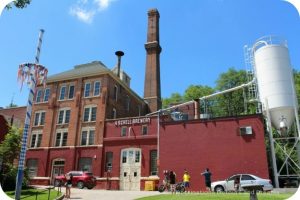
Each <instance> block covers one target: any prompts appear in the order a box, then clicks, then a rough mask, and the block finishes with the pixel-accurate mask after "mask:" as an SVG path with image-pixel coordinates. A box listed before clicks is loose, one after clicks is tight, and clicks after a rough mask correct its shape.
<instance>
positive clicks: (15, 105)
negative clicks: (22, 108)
mask: <svg viewBox="0 0 300 200" xmlns="http://www.w3.org/2000/svg"><path fill="white" fill-rule="evenodd" d="M15 107H18V105H17V104H14V103H10V104H9V105H8V106H6V108H15Z"/></svg>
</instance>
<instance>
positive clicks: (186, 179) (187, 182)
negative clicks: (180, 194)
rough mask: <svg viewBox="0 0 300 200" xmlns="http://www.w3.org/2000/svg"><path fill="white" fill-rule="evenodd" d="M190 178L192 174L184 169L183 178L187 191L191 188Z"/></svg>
mask: <svg viewBox="0 0 300 200" xmlns="http://www.w3.org/2000/svg"><path fill="white" fill-rule="evenodd" d="M190 179H191V176H190V175H189V173H188V171H187V170H184V174H183V177H182V180H183V184H184V189H185V191H186V192H188V191H189V188H190Z"/></svg>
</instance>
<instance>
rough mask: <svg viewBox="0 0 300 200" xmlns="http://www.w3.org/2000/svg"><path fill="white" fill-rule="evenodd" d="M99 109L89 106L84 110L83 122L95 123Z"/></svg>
mask: <svg viewBox="0 0 300 200" xmlns="http://www.w3.org/2000/svg"><path fill="white" fill-rule="evenodd" d="M96 116H97V107H96V106H88V107H85V108H84V113H83V121H84V122H94V121H96Z"/></svg>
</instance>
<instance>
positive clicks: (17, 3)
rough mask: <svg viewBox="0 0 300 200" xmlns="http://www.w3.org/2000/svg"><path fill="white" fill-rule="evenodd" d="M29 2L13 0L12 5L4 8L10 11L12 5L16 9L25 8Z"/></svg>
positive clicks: (29, 0)
mask: <svg viewBox="0 0 300 200" xmlns="http://www.w3.org/2000/svg"><path fill="white" fill-rule="evenodd" d="M30 2H31V0H15V1H13V2H12V3H10V4H8V5H7V6H6V8H7V9H11V8H12V5H14V6H15V7H17V8H25V7H26V6H27V5H29V4H30Z"/></svg>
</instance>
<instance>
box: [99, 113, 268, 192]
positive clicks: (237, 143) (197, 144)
mask: <svg viewBox="0 0 300 200" xmlns="http://www.w3.org/2000/svg"><path fill="white" fill-rule="evenodd" d="M165 117H166V116H162V117H160V125H159V130H158V123H157V117H140V118H126V119H117V120H109V121H107V122H106V131H105V137H104V148H103V151H104V155H106V158H107V157H108V156H109V157H110V158H109V159H106V160H105V162H106V165H107V164H108V163H110V164H109V166H111V174H110V176H111V179H110V182H111V185H112V187H113V188H114V189H118V185H119V188H120V189H123V190H129V189H130V188H134V187H138V188H140V189H143V188H144V184H145V181H147V180H158V179H159V177H160V178H162V177H163V170H173V171H175V173H176V174H177V180H178V181H181V180H182V176H183V172H184V169H187V170H188V171H189V173H190V175H191V189H192V190H194V191H199V190H205V185H204V177H201V175H200V174H201V172H203V171H204V170H205V169H206V168H207V167H208V168H210V170H211V172H212V173H213V176H212V181H216V180H224V179H225V178H228V177H229V176H230V175H233V174H235V173H251V174H255V175H258V176H260V177H264V178H268V176H269V172H268V163H267V153H266V146H265V143H264V141H265V140H264V124H263V120H262V116H261V115H247V116H239V117H227V118H220V119H212V120H207V119H193V118H190V119H189V120H186V121H173V120H169V119H167V120H166V119H165ZM245 127H248V129H250V130H251V131H250V132H248V134H244V133H243V132H241V131H240V130H241V129H243V128H245ZM158 134H159V140H158V137H157V136H158ZM158 144H159V145H158ZM158 146H159V148H158ZM158 151H159V152H158ZM158 153H159V162H158V163H159V166H158V168H157V162H156V159H157V154H158ZM156 175H159V176H156ZM160 181H161V180H160ZM136 185H138V186H136Z"/></svg>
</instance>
